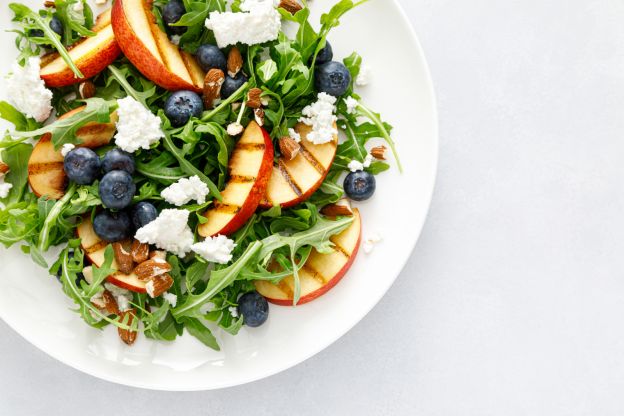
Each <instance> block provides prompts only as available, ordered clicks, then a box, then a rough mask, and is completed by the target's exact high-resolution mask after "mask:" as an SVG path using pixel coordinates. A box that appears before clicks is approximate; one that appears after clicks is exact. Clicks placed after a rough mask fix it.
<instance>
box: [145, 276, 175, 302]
mask: <svg viewBox="0 0 624 416" xmlns="http://www.w3.org/2000/svg"><path fill="white" fill-rule="evenodd" d="M171 286H173V279H172V278H171V276H169V275H168V274H167V273H165V274H162V275H160V276H154V277H152V278H151V279H149V281H148V282H147V285H146V286H145V289H146V290H147V294H148V295H150V296H151V297H153V298H157V297H159V296H160V295H162V294H163V293H165V292H166V291H167V290H169V289H170V288H171Z"/></svg>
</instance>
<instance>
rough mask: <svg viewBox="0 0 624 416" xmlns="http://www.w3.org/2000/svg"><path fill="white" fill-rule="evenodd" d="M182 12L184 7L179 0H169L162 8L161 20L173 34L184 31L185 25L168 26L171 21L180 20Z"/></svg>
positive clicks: (179, 33) (184, 11) (180, 33)
mask: <svg viewBox="0 0 624 416" xmlns="http://www.w3.org/2000/svg"><path fill="white" fill-rule="evenodd" d="M184 13H186V9H185V8H184V4H182V2H181V1H180V0H170V1H169V3H167V4H166V5H165V8H164V9H163V13H162V17H163V20H164V21H165V23H166V24H167V27H168V28H169V31H170V32H171V33H173V34H174V35H182V34H183V33H184V32H186V29H187V28H186V26H170V25H171V24H172V23H176V22H177V21H178V20H180V18H181V17H182V15H183V14H184Z"/></svg>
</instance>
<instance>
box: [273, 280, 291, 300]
mask: <svg viewBox="0 0 624 416" xmlns="http://www.w3.org/2000/svg"><path fill="white" fill-rule="evenodd" d="M277 288H278V289H279V290H281V291H282V292H283V293H284V294H285V295H286V297H287V298H288V299H293V298H294V296H295V294H294V292H293V291H292V289H291V288H290V286H288V283H286V279H282V280H280V282H279V283H278V284H277Z"/></svg>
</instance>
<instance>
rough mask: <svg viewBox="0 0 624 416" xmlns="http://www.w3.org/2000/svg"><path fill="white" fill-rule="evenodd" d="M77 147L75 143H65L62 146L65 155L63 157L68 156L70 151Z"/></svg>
mask: <svg viewBox="0 0 624 416" xmlns="http://www.w3.org/2000/svg"><path fill="white" fill-rule="evenodd" d="M75 148H76V146H75V145H73V144H71V143H65V144H64V145H63V147H62V148H61V154H62V155H63V157H65V156H67V154H68V153H69V152H71V151H72V150H74V149H75Z"/></svg>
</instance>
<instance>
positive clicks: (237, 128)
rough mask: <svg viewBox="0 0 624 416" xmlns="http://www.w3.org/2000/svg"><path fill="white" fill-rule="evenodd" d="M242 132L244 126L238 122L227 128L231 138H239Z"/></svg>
mask: <svg viewBox="0 0 624 416" xmlns="http://www.w3.org/2000/svg"><path fill="white" fill-rule="evenodd" d="M242 132H243V125H242V124H240V123H238V122H234V123H230V124H229V125H228V126H227V134H229V135H230V136H238V135H239V134H241V133H242Z"/></svg>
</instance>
